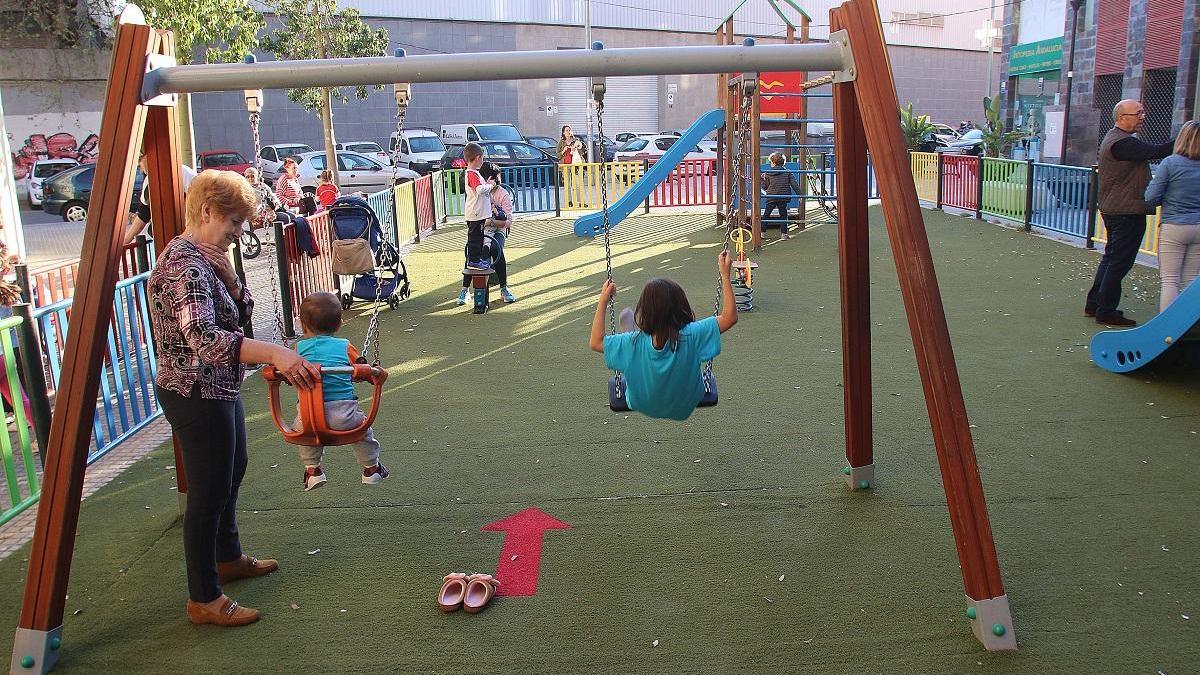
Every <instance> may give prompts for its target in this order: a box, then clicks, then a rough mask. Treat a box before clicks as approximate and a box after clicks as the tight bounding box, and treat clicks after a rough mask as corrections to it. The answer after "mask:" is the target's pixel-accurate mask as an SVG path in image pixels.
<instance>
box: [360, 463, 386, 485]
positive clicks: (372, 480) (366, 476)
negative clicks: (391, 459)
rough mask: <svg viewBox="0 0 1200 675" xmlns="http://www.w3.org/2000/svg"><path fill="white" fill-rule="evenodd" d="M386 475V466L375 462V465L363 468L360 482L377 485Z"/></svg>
mask: <svg viewBox="0 0 1200 675" xmlns="http://www.w3.org/2000/svg"><path fill="white" fill-rule="evenodd" d="M387 477H388V470H387V467H385V466H384V465H382V464H376V465H375V466H369V467H367V468H365V469H363V473H362V482H363V485H379V484H380V483H382V482H383V479H384V478H387Z"/></svg>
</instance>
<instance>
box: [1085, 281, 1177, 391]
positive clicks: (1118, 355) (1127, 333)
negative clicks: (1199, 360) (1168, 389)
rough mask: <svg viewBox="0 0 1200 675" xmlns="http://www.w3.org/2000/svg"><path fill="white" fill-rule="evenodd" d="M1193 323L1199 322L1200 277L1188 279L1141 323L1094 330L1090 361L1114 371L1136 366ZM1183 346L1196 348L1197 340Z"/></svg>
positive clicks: (1168, 345)
mask: <svg viewBox="0 0 1200 675" xmlns="http://www.w3.org/2000/svg"><path fill="white" fill-rule="evenodd" d="M1197 323H1200V281H1194V282H1192V283H1191V285H1189V286H1188V287H1187V289H1185V290H1184V291H1183V292H1182V293H1180V294H1179V297H1177V298H1175V302H1172V303H1171V304H1170V306H1169V307H1167V309H1166V311H1165V312H1163V313H1161V314H1159V315H1158V316H1156V317H1154V318H1153V319H1150V320H1149V321H1147V322H1146V323H1144V324H1142V325H1141V326H1138V327H1137V328H1131V329H1129V330H1106V331H1101V332H1099V333H1096V335H1095V336H1093V337H1092V346H1091V351H1092V361H1095V362H1096V365H1098V366H1100V367H1101V368H1103V369H1105V370H1110V371H1112V372H1114V373H1128V372H1131V371H1134V370H1137V369H1138V368H1141V367H1142V366H1144V365H1146V364H1147V363H1150V362H1151V361H1153V360H1154V359H1156V358H1158V357H1159V356H1160V355H1161V354H1162V353H1163V352H1165V351H1167V349H1168V348H1169V347H1170V346H1171V345H1173V344H1176V343H1177V342H1179V340H1180V338H1182V337H1183V336H1184V334H1185V333H1187V332H1188V331H1189V330H1191V329H1192V327H1193V326H1195V325H1196V324H1197ZM1184 346H1185V345H1180V347H1181V348H1182V347H1184ZM1186 346H1188V347H1191V348H1192V349H1196V348H1200V344H1193V345H1186Z"/></svg>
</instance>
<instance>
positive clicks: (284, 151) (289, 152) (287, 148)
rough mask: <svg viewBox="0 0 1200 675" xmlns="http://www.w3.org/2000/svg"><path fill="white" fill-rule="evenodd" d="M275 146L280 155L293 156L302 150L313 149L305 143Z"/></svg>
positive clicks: (309, 150) (308, 150) (310, 150)
mask: <svg viewBox="0 0 1200 675" xmlns="http://www.w3.org/2000/svg"><path fill="white" fill-rule="evenodd" d="M275 148H276V149H277V150H278V151H279V156H280V157H293V156H295V155H299V154H300V153H302V152H312V151H313V149H312V148H310V147H308V146H307V145H277V146H275Z"/></svg>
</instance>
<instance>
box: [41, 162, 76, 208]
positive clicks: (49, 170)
mask: <svg viewBox="0 0 1200 675" xmlns="http://www.w3.org/2000/svg"><path fill="white" fill-rule="evenodd" d="M73 166H79V162H76V161H75V160H73V159H39V160H38V161H36V162H34V163H33V171H30V172H29V205H30V206H32V207H34V208H35V209H36V208H41V206H42V181H44V180H46V179H47V178H50V177H51V176H56V175H58V174H59V173H62V172H63V171H66V170H67V169H69V168H71V167H73Z"/></svg>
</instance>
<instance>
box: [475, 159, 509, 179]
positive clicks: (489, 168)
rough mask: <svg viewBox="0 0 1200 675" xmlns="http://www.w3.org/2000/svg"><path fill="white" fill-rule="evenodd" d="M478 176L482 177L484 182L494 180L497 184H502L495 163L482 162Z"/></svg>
mask: <svg viewBox="0 0 1200 675" xmlns="http://www.w3.org/2000/svg"><path fill="white" fill-rule="evenodd" d="M479 175H480V176H483V178H484V180H494V181H496V182H497V183H502V182H504V181H503V178H502V177H501V176H500V167H499V166H497V165H496V163H495V162H484V163H483V165H482V166H480V167H479Z"/></svg>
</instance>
